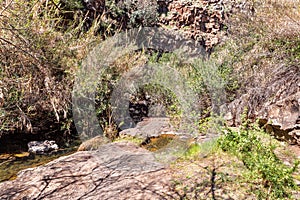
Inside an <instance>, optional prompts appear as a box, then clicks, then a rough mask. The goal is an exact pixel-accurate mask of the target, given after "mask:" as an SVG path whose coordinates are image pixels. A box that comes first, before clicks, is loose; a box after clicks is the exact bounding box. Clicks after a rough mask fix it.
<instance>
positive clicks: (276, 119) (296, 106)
mask: <svg viewBox="0 0 300 200" xmlns="http://www.w3.org/2000/svg"><path fill="white" fill-rule="evenodd" d="M299 83H300V69H299V67H297V66H292V67H286V66H284V67H282V68H280V69H278V70H277V72H276V73H274V74H271V75H270V78H269V81H267V82H266V83H263V82H261V84H256V87H253V88H249V89H248V91H247V92H246V93H245V94H243V95H242V96H241V97H240V98H238V99H236V100H234V101H233V102H231V103H230V104H228V105H226V106H224V107H223V108H225V109H224V111H225V110H227V111H225V113H226V115H225V119H226V120H227V121H228V124H229V125H230V126H238V125H240V124H241V116H242V114H243V112H245V109H246V114H247V117H248V118H249V119H252V120H255V119H259V121H260V123H261V125H265V127H266V129H267V131H269V132H271V133H272V132H273V133H274V134H275V135H276V136H278V137H280V138H283V139H286V140H288V141H289V142H291V143H298V144H300V134H299V129H300V84H299ZM254 85H255V84H254Z"/></svg>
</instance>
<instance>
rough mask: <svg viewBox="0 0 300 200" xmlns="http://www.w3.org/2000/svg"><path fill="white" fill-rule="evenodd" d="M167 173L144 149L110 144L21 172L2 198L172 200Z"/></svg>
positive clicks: (2, 188)
mask: <svg viewBox="0 0 300 200" xmlns="http://www.w3.org/2000/svg"><path fill="white" fill-rule="evenodd" d="M168 174H169V173H168V170H167V169H166V168H165V166H164V165H163V164H161V163H159V162H157V161H156V160H155V158H154V156H153V154H152V153H150V152H148V151H147V150H145V149H142V148H140V147H138V146H136V145H134V144H132V143H129V142H119V143H111V144H106V145H103V146H101V147H100V148H99V149H98V150H97V151H82V152H77V153H75V154H72V155H69V156H65V157H61V158H59V159H57V160H54V161H52V162H50V163H48V164H46V165H44V166H40V167H37V168H30V169H26V170H24V171H21V172H20V173H19V174H18V177H17V179H16V180H14V181H6V182H3V183H0V199H60V200H62V199H93V200H94V199H101V200H103V199H174V198H176V196H175V194H174V193H173V192H172V191H171V189H170V185H169V184H170V183H171V182H170V179H171V176H170V175H168Z"/></svg>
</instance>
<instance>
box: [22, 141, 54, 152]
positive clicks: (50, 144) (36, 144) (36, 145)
mask: <svg viewBox="0 0 300 200" xmlns="http://www.w3.org/2000/svg"><path fill="white" fill-rule="evenodd" d="M27 145H28V152H29V153H34V154H47V153H50V152H52V151H56V150H58V145H57V144H56V143H55V141H54V140H51V141H48V140H45V141H31V142H29V143H28V144H27Z"/></svg>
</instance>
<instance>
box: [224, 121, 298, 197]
mask: <svg viewBox="0 0 300 200" xmlns="http://www.w3.org/2000/svg"><path fill="white" fill-rule="evenodd" d="M247 126H249V125H247ZM247 126H244V127H243V128H241V129H240V130H239V131H233V130H231V129H227V130H226V133H225V134H224V135H223V136H222V137H221V138H220V139H219V141H218V143H219V147H220V148H221V149H222V150H224V151H226V152H229V153H232V154H234V155H235V156H237V157H238V158H239V159H240V160H241V161H242V162H243V163H244V165H245V166H246V167H247V168H248V169H249V171H250V177H251V178H252V180H251V181H253V184H255V183H256V182H259V183H260V188H259V189H258V190H257V191H256V192H255V193H257V195H258V197H259V198H260V199H266V198H271V199H280V198H285V197H290V195H291V194H290V192H291V189H295V187H296V185H295V183H294V180H293V178H292V173H293V172H294V171H295V170H296V168H297V166H298V162H295V164H294V167H288V166H286V165H284V164H283V163H282V161H281V160H279V159H278V158H277V156H276V155H275V153H274V149H275V148H276V146H275V145H274V144H272V143H271V140H270V141H264V140H263V139H262V138H267V137H268V136H267V134H266V133H265V132H264V131H263V130H261V129H259V128H257V127H256V126H249V127H247Z"/></svg>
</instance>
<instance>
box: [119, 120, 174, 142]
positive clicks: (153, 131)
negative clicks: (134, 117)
mask: <svg viewBox="0 0 300 200" xmlns="http://www.w3.org/2000/svg"><path fill="white" fill-rule="evenodd" d="M174 131H175V129H174V128H173V127H172V125H171V123H170V119H169V118H165V117H157V118H144V119H143V121H141V122H139V123H137V125H136V127H135V128H130V129H125V130H123V131H121V132H120V133H119V135H120V136H121V137H122V136H132V137H139V138H143V139H147V138H151V137H158V136H160V135H161V134H164V133H170V132H172V133H175V132H174Z"/></svg>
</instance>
